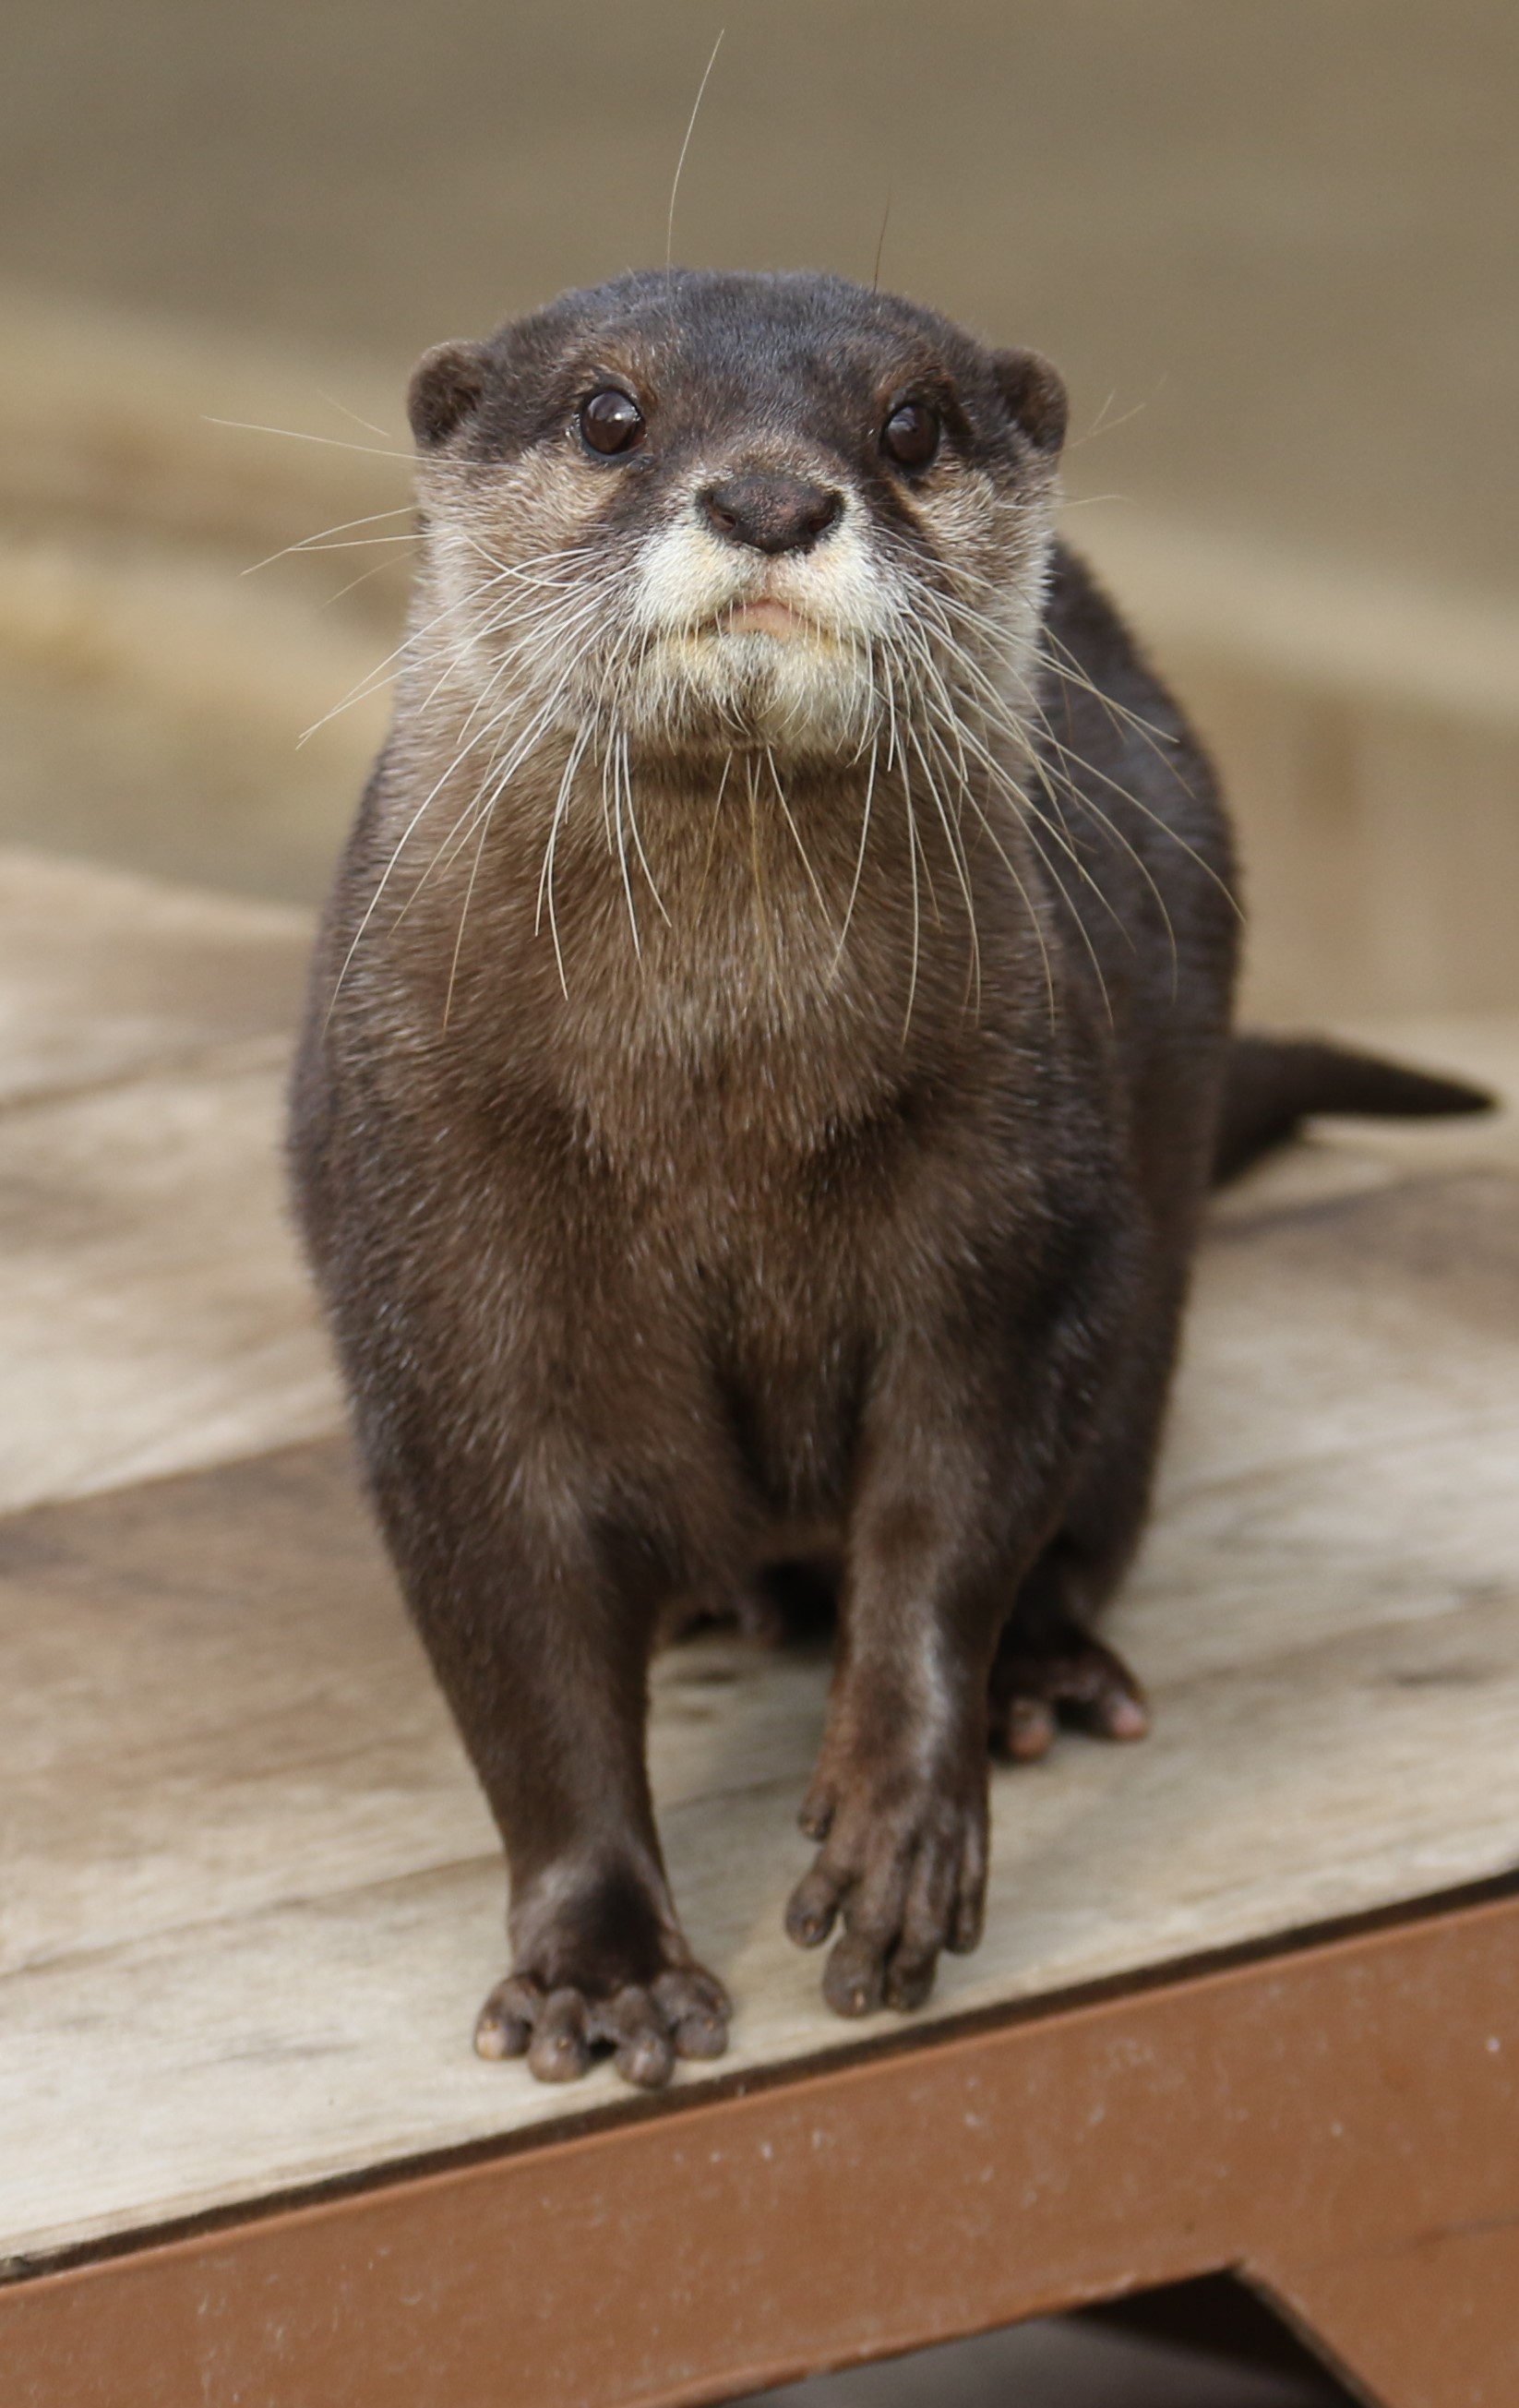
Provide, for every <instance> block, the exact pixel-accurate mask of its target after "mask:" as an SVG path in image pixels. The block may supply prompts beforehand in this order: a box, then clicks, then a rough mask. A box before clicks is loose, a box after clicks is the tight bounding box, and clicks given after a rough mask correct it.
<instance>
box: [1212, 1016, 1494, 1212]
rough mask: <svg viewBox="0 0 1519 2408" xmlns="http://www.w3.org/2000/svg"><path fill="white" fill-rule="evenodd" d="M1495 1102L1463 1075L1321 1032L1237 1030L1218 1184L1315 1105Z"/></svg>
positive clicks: (1402, 1115) (1381, 1113) (1456, 1107)
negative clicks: (1388, 1056)
mask: <svg viewBox="0 0 1519 2408" xmlns="http://www.w3.org/2000/svg"><path fill="white" fill-rule="evenodd" d="M1495 1101H1496V1098H1495V1097H1492V1096H1490V1095H1488V1094H1487V1093H1486V1092H1485V1091H1484V1089H1483V1088H1481V1087H1469V1086H1468V1085H1467V1084H1466V1083H1465V1082H1464V1081H1462V1080H1460V1079H1436V1078H1432V1077H1431V1076H1430V1075H1429V1073H1428V1072H1427V1071H1426V1070H1409V1069H1405V1068H1404V1067H1403V1065H1402V1064H1401V1063H1400V1062H1385V1061H1383V1059H1382V1058H1381V1056H1380V1055H1378V1054H1356V1053H1353V1052H1352V1051H1351V1050H1350V1048H1349V1047H1347V1046H1342V1045H1326V1044H1325V1043H1324V1042H1323V1041H1322V1040H1321V1039H1317V1038H1285V1037H1237V1038H1236V1039H1235V1040H1234V1045H1233V1049H1232V1052H1231V1054H1230V1056H1229V1068H1228V1075H1227V1077H1226V1078H1225V1084H1224V1110H1223V1113H1222V1116H1221V1118H1220V1121H1219V1129H1218V1143H1217V1147H1216V1149H1215V1152H1214V1155H1213V1183H1214V1185H1215V1186H1218V1187H1222V1186H1223V1185H1224V1183H1225V1181H1226V1180H1230V1179H1234V1178H1236V1177H1237V1176H1238V1175H1239V1173H1240V1171H1241V1170H1245V1169H1248V1168H1249V1166H1250V1165H1251V1163H1253V1162H1254V1160H1255V1159H1256V1157H1257V1156H1258V1155H1260V1154H1266V1153H1268V1152H1269V1150H1270V1148H1271V1147H1272V1146H1273V1145H1280V1144H1281V1143H1282V1142H1283V1139H1285V1138H1289V1137H1291V1136H1292V1134H1293V1132H1294V1130H1295V1129H1296V1128H1297V1126H1298V1125H1299V1124H1300V1123H1301V1122H1303V1121H1304V1120H1306V1119H1307V1118H1308V1116H1309V1114H1310V1113H1311V1112H1354V1113H1355V1114H1357V1115H1363V1114H1364V1115H1366V1116H1367V1117H1368V1118H1373V1119H1375V1118H1384V1119H1397V1120H1418V1119H1422V1118H1425V1117H1426V1116H1428V1115H1433V1114H1438V1113H1442V1112H1485V1111H1491V1110H1492V1108H1493V1105H1494V1102H1495Z"/></svg>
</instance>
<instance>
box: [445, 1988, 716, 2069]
mask: <svg viewBox="0 0 1519 2408" xmlns="http://www.w3.org/2000/svg"><path fill="white" fill-rule="evenodd" d="M731 2012H732V2010H731V2009H730V2007H729V2004H728V1999H727V1993H726V1991H725V1990H724V1987H723V1985H722V1983H721V1982H719V1981H718V1980H717V1979H716V1978H715V1976H714V1975H712V1974H710V1973H708V1972H705V1971H703V1970H702V1968H701V1967H700V1966H699V1965H682V1966H669V1967H667V1968H666V1971H664V1972H663V1973H660V1974H657V1975H656V1976H655V1978H654V1979H653V1980H652V1982H625V1983H623V1985H621V1986H620V1987H619V1988H617V1989H615V1990H611V1991H607V1992H602V1993H601V1994H600V1995H598V1994H597V1992H596V1991H595V1989H594V1988H592V1987H591V1986H590V1985H585V1984H576V1983H570V1982H561V1983H558V1984H556V1985H555V1986H554V1987H553V1988H552V1989H548V1988H546V1987H545V1986H544V1985H543V1983H542V1982H541V1981H539V1980H537V1977H536V1976H535V1975H533V1974H531V1973H512V1974H509V1975H508V1977H507V1979H506V1980H505V1981H504V1982H498V1983H497V1984H496V1985H495V1988H494V1990H493V1991H492V1992H491V1995H490V1997H489V1998H488V1999H487V2000H486V2001H485V2004H484V2006H483V2007H482V2008H481V2009H480V2019H479V2021H478V2022H477V2024H476V2026H475V2047H476V2049H477V2051H478V2052H479V2054H480V2056H481V2057H526V2059H527V2065H528V2071H529V2072H531V2073H535V2074H537V2078H538V2080H539V2081H540V2082H574V2081H575V2080H577V2079H578V2077H579V2076H580V2074H582V2073H583V2072H584V2071H585V2070H586V2068H587V2067H588V2066H589V2064H590V2063H591V2060H592V2057H593V2056H594V2055H595V2053H596V2052H597V2051H598V2050H599V2049H605V2048H609V2049H610V2050H611V2051H612V2062H613V2064H614V2065H615V2066H616V2068H617V2071H618V2072H619V2073H620V2074H622V2076H623V2080H624V2081H626V2082H632V2083H636V2084H637V2085H638V2087H639V2089H641V2090H659V2089H662V2088H663V2087H664V2085H665V2084H666V2082H668V2080H669V2078H670V2075H671V2074H672V2073H673V2071H675V2060H676V2058H677V2057H721V2056H722V2054H723V2052H724V2049H725V2048H726V2047H727V2044H728V2016H729V2014H730V2013H731Z"/></svg>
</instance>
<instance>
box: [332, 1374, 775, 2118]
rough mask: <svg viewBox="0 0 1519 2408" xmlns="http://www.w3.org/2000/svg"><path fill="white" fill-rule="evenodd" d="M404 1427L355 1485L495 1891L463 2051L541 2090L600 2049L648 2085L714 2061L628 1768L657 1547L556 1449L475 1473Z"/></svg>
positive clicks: (690, 1964) (658, 1584)
mask: <svg viewBox="0 0 1519 2408" xmlns="http://www.w3.org/2000/svg"><path fill="white" fill-rule="evenodd" d="M407 1418H408V1422H409V1425H410V1437H409V1441H408V1443H406V1444H405V1445H404V1446H402V1447H400V1448H397V1449H395V1450H394V1451H393V1450H391V1449H389V1448H387V1447H385V1446H384V1445H383V1443H382V1442H381V1444H380V1446H378V1447H376V1448H374V1449H372V1450H371V1474H372V1478H373V1481H374V1486H375V1489H376V1494H377V1498H378V1500H379V1503H380V1511H381V1515H382V1518H383V1520H384V1523H385V1527H386V1531H387V1535H388V1537H389V1539H390V1541H391V1547H392V1551H393V1553H394V1556H395V1559H396V1562H397V1565H398V1567H399V1569H400V1570H401V1573H402V1577H403V1581H404V1583H405V1585H406V1588H407V1591H408V1598H409V1602H410V1605H411V1609H412V1613H413V1616H414V1618H415V1621H416V1624H417V1627H418V1628H419V1630H420V1632H421V1634H422V1637H423V1641H424V1643H425V1645H426V1647H427V1650H428V1653H429V1655H430V1656H431V1658H432V1661H433V1666H434V1669H435V1670H436V1672H437V1679H438V1682H439V1684H440V1686H441V1687H442V1689H443V1692H444V1695H445V1697H446V1698H447V1699H448V1702H449V1705H450V1707H451V1710H452V1713H453V1716H454V1720H455V1721H456V1723H457V1724H458V1727H459V1730H460V1733H461V1736H462V1737H463V1739H464V1742H465V1745H466V1749H467V1750H468V1753H469V1756H470V1757H471V1759H472V1761H473V1763H474V1767H475V1770H476V1771H477V1773H478V1774H479V1776H480V1783H481V1785H482V1786H483V1788H484V1790H485V1794H486V1798H487V1799H488V1800H489V1803H490V1806H491V1810H492V1813H493V1814H494V1817H495V1821H496V1824H497V1826H498V1828H499V1829H500V1832H501V1836H502V1839H503V1841H504V1842H505V1844H506V1851H507V1857H508V1863H509V1870H510V1877H511V1908H510V1914H509V1927H508V1928H509V1937H510V1941H511V1949H512V1970H511V1972H510V1974H509V1977H508V1979H507V1980H506V1981H504V1982H502V1983H500V1984H499V1985H497V1987H496V1988H495V1989H494V1990H493V1991H492V1993H491V1995H490V1997H489V1998H488V1999H487V2000H486V2002H485V2006H484V2008H483V2010H482V2012H481V2014H480V2020H479V2024H478V2026H477V2029H476V2046H477V2048H478V2049H479V2050H480V2054H481V2056H483V2057H513V2056H523V2055H525V2056H526V2057H527V2061H528V2065H529V2068H530V2070H531V2071H533V2072H534V2073H535V2074H537V2077H538V2078H539V2080H540V2081H548V2082H560V2081H567V2080H570V2079H572V2078H573V2077H574V2076H575V2075H577V2074H580V2073H581V2072H583V2071H585V2068H586V2066H587V2065H588V2063H589V2062H590V2059H591V2057H592V2054H593V2051H594V2050H595V2048H596V2047H597V2046H598V2045H603V2046H610V2047H611V2048H612V2049H613V2051H614V2052H615V2055H616V2061H617V2065H618V2070H619V2071H621V2072H622V2073H623V2074H624V2075H625V2076H626V2077H627V2079H628V2080H629V2081H632V2082H635V2083H638V2084H640V2085H645V2086H647V2087H657V2086H658V2085H660V2084H662V2083H664V2082H666V2081H667V2080H668V2078H669V2074H670V2071H671V2069H672V2066H673V2063H674V2060H675V2058H676V2057H715V2056H719V2055H721V2053H722V2051H723V2049H724V2045H725V2042H726V2019H727V2015H728V2012H729V2010H728V2001H727V1999H726V1997H725V1996H724V1991H723V1987H722V1985H721V1984H720V1983H719V1982H718V1981H717V1980H716V1979H715V1978H714V1977H713V1976H712V1975H711V1974H709V1972H707V1971H705V1970H704V1968H703V1967H701V1966H700V1965H698V1964H697V1963H696V1961H695V1958H694V1957H693V1956H692V1954H691V1950H690V1948H689V1946H688V1945H687V1942H686V1941H685V1938H684V1935H683V1934H682V1932H681V1927H680V1923H679V1920H678V1918H677V1916H676V1913H675V1908H674V1905H673V1902H672V1900H671V1898H670V1893H669V1888H668V1885H667V1882H666V1874H665V1868H664V1863H663V1859H662V1856H661V1853H660V1847H659V1841H658V1837H657V1834H656V1831H655V1828H654V1819H653V1812H652V1801H651V1798H650V1792H649V1782H648V1774H647V1770H646V1766H645V1752H644V1734H645V1721H646V1713H647V1674H648V1664H649V1657H650V1653H651V1649H652V1641H653V1636H654V1630H655V1626H656V1622H657V1619H658V1614H659V1610H660V1607H661V1605H662V1604H663V1602H664V1601H665V1598H666V1596H667V1595H668V1593H669V1590H670V1588H671V1586H672V1585H673V1580H672V1574H671V1570H670V1568H669V1564H668V1559H667V1550H666V1549H663V1548H662V1547H661V1546H660V1545H659V1544H658V1543H656V1542H654V1541H652V1539H651V1536H650V1534H649V1531H648V1530H647V1529H640V1528H638V1527H636V1526H635V1525H634V1523H633V1522H632V1521H631V1520H624V1521H622V1522H620V1521H619V1520H618V1518H617V1514H616V1510H615V1508H614V1507H610V1506H609V1502H608V1496H607V1484H605V1483H604V1482H603V1483H597V1484H595V1485H596V1491H597V1493H596V1496H595V1498H593V1497H592V1496H591V1495H590V1494H589V1493H588V1482H587V1475H586V1472H585V1469H584V1468H583V1466H581V1467H577V1466H576V1465H575V1464H573V1463H570V1462H568V1461H561V1460H558V1459H551V1458H552V1457H553V1454H554V1451H553V1450H552V1449H550V1450H547V1451H546V1453H545V1455H543V1457H542V1458H541V1459H536V1460H535V1461H534V1462H533V1463H532V1464H531V1465H529V1464H526V1463H519V1464H517V1465H516V1466H515V1467H509V1466H507V1465H505V1464H502V1463H501V1462H499V1461H494V1462H492V1463H491V1464H490V1465H489V1467H488V1469H486V1470H485V1472H484V1474H483V1476H482V1475H481V1474H480V1472H479V1471H475V1472H471V1470H470V1469H467V1468H466V1465H465V1464H464V1462H463V1461H462V1459H461V1458H462V1456H463V1455H464V1454H465V1453H466V1450H464V1449H461V1448H459V1447H458V1446H457V1445H455V1446H454V1448H452V1449H451V1450H450V1449H447V1448H446V1447H445V1446H444V1445H443V1444H442V1443H438V1444H437V1445H436V1446H435V1444H434V1443H433V1441H432V1428H433V1426H434V1416H432V1415H428V1416H425V1417H423V1416H418V1415H411V1416H408V1417H407ZM445 1426H447V1425H446V1424H445ZM423 1433H425V1434H424V1435H423ZM366 1435H377V1434H375V1433H366ZM377 1456H378V1457H379V1459H378V1460H377V1459H376V1458H377Z"/></svg>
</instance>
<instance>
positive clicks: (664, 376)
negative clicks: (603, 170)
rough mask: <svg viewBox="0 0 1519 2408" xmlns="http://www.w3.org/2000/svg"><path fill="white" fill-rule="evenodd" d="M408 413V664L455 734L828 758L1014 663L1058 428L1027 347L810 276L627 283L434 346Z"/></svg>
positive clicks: (1016, 673)
mask: <svg viewBox="0 0 1519 2408" xmlns="http://www.w3.org/2000/svg"><path fill="white" fill-rule="evenodd" d="M410 411H411V423H412V427H413V430H414V432H415V435H416V439H417V444H418V448H419V452H420V454H421V462H422V466H421V486H422V502H423V512H424V517H425V521H426V525H427V529H428V538H429V540H428V569H427V574H426V576H425V578H424V580H423V590H422V596H421V601H420V605H419V615H418V622H417V625H418V636H424V635H425V632H426V631H427V630H429V629H430V630H432V631H433V634H432V640H431V642H430V643H429V642H427V641H423V642H422V643H421V644H420V645H419V644H418V637H415V636H414V638H413V643H414V645H418V650H419V652H420V656H421V659H422V664H423V668H424V669H426V670H428V672H429V673H431V669H432V667H433V665H434V664H435V663H436V661H437V656H438V654H439V653H440V652H441V653H443V654H445V655H446V656H447V660H448V662H449V664H450V665H451V666H450V673H451V676H452V677H453V678H454V679H458V678H461V677H462V678H463V680H464V681H465V685H466V691H467V693H468V699H469V706H470V709H471V710H480V711H483V712H485V713H487V714H489V713H491V712H492V711H493V710H494V712H496V713H498V714H506V713H509V714H510V715H511V718H512V719H513V721H515V719H516V718H517V717H518V716H520V715H521V714H522V713H523V710H526V711H527V713H528V716H529V724H532V723H533V722H535V721H536V724H537V726H538V727H540V728H542V729H544V730H547V729H548V728H549V727H550V726H552V725H555V724H557V725H558V726H560V727H561V728H564V729H572V730H579V731H581V732H582V733H585V732H587V731H594V737H595V740H596V741H597V742H598V744H599V743H600V742H601V741H604V740H609V739H612V738H625V739H626V740H627V741H629V742H631V743H632V744H633V745H634V746H636V747H637V748H638V750H639V751H640V752H646V751H648V752H653V753H659V752H661V751H664V752H667V753H671V754H675V755H686V754H691V753H698V754H702V753H712V752H714V751H717V752H721V751H724V750H726V751H729V752H731V751H732V750H733V749H735V748H736V747H740V748H741V747H743V746H746V745H749V746H755V747H758V746H766V747H768V748H770V749H771V750H772V752H773V753H777V754H781V755H786V754H790V755H792V756H793V757H795V756H797V755H807V756H811V757H813V758H816V757H818V756H823V757H834V758H838V757H840V756H841V755H844V756H847V755H848V754H850V753H862V752H863V751H864V749H865V747H866V746H867V745H868V744H869V743H870V742H871V741H872V740H873V739H874V738H876V737H877V736H878V735H879V734H881V733H882V732H884V731H888V730H889V729H890V727H892V726H893V725H895V724H897V723H898V722H899V721H900V722H902V723H904V724H906V723H908V722H910V721H912V720H913V719H914V718H923V717H924V716H929V717H931V716H932V714H933V713H935V712H936V711H942V712H944V713H946V714H947V715H949V716H951V717H954V718H958V717H960V716H961V714H962V711H963V710H964V708H965V706H966V705H967V703H968V704H970V705H971V706H972V707H973V706H974V702H975V694H974V687H973V686H972V688H971V690H970V691H967V688H966V681H967V680H970V681H979V682H980V684H981V685H982V686H983V687H984V688H986V690H987V692H988V693H990V692H991V691H992V690H993V689H995V690H996V692H998V693H1000V694H1003V695H1005V694H1006V693H1007V692H1008V681H1009V680H1011V681H1018V680H1020V679H1021V677H1022V674H1023V671H1024V669H1025V667H1026V664H1027V659H1028V654H1029V652H1030V648H1031V646H1032V644H1033V642H1034V640H1035V638H1036V635H1037V630H1038V624H1039V610H1040V606H1041V602H1042V596H1043V585H1044V578H1045V572H1046V564H1047V560H1048V553H1049V547H1050V540H1051V518H1052V511H1053V499H1054V481H1055V463H1056V460H1057V457H1058V453H1059V449H1060V444H1061V440H1062V437H1063V434H1064V429H1065V395H1064V392H1063V389H1062V387H1061V384H1060V381H1059V380H1058V378H1057V377H1056V375H1055V373H1054V371H1053V369H1052V368H1051V367H1049V366H1047V365H1046V363H1045V362H1044V361H1042V360H1041V359H1039V358H1038V357H1037V355H1035V354H1034V353H1032V352H1028V351H986V350H984V349H982V346H980V345H979V344H977V343H976V342H974V341H973V340H972V339H971V338H970V337H968V336H967V335H965V334H963V333H961V332H960V331H959V330H958V329H957V328H956V327H954V326H953V325H951V324H949V323H948V322H946V321H945V320H943V319H941V318H939V317H937V316H935V315H934V314H933V313H932V312H931V311H929V310H926V309H920V308H915V307H914V306H913V305H912V304H911V303H910V302H907V301H903V300H900V299H898V298H896V296H894V295H891V294H876V293H871V292H867V291H866V290H865V289H864V288H863V287H860V286H858V285H853V284H850V283H847V282H845V281H843V280H842V279H838V278H835V277H825V276H810V275H774V276H770V275H766V276H759V275H707V274H695V273H692V272H689V271H686V270H680V269H678V270H672V271H666V272H665V273H652V272H646V273H640V274H637V275H630V276H625V277H623V278H620V279H618V280H617V281H615V282H614V283H610V284H607V285H603V286H600V287H598V288H597V289H596V290H595V291H592V292H584V293H572V294H566V296H565V297H563V298H562V299H561V300H559V301H556V302H555V303H553V304H552V307H551V308H547V309H543V310H540V311H538V312H537V314H536V315H534V316H532V317H529V318H524V319H522V320H519V321H518V322H516V323H514V324H511V325H509V326H507V327H505V328H503V329H502V331H501V332H500V333H499V334H497V335H494V336H493V337H491V339H490V340H489V341H488V342H485V343H479V344H473V343H446V344H443V345H442V346H440V347H439V348H438V349H437V350H436V351H430V352H429V353H428V354H427V356H426V357H425V358H424V359H423V362H422V364H421V366H419V367H418V369H417V372H416V375H415V378H414V380H413V382H412V387H411V395H410Z"/></svg>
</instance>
